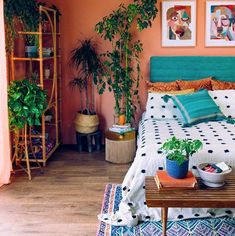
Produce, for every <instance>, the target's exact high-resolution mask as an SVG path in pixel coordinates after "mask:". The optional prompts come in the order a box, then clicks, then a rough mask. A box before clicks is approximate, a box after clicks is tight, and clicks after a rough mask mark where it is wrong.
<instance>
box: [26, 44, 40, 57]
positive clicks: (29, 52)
mask: <svg viewBox="0 0 235 236" xmlns="http://www.w3.org/2000/svg"><path fill="white" fill-rule="evenodd" d="M25 57H38V47H37V46H25Z"/></svg>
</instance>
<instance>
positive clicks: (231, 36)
mask: <svg viewBox="0 0 235 236" xmlns="http://www.w3.org/2000/svg"><path fill="white" fill-rule="evenodd" d="M234 12H235V2H234V0H231V1H207V3H206V46H209V47H210V46H223V47H225V46H235V13H234Z"/></svg>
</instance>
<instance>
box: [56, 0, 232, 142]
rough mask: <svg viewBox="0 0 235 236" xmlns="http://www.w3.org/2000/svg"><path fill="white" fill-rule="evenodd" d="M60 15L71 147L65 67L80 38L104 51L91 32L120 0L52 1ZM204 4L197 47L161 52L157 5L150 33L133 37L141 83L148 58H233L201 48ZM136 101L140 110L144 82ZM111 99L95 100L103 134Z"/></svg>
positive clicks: (69, 123) (68, 136) (67, 109)
mask: <svg viewBox="0 0 235 236" xmlns="http://www.w3.org/2000/svg"><path fill="white" fill-rule="evenodd" d="M52 2H54V3H55V4H56V5H57V6H58V7H59V9H60V10H61V12H62V17H61V24H60V29H61V33H62V36H61V39H62V44H61V46H62V64H63V73H62V76H63V83H62V85H63V91H62V95H63V143H65V144H67V143H74V142H75V135H74V128H73V119H74V115H75V112H76V111H77V110H78V108H79V98H78V96H77V95H76V92H74V91H71V89H70V88H69V87H68V83H69V81H70V80H71V78H72V77H73V75H74V74H73V71H72V69H71V68H70V67H69V66H68V61H69V53H70V51H71V49H72V48H73V47H74V46H75V45H76V41H77V40H78V39H82V38H84V37H93V38H94V39H95V40H97V42H98V44H99V46H100V47H101V48H102V49H103V50H105V48H106V47H108V45H107V44H105V43H104V41H103V40H102V39H100V38H99V36H97V34H96V33H95V32H94V26H95V24H96V23H97V22H98V21H100V20H101V19H102V17H103V16H105V15H107V14H109V13H110V12H111V11H112V10H114V9H115V8H116V7H117V6H118V5H119V4H120V3H121V2H131V1H129V0H128V1H121V0H115V1H114V0H113V1H110V0H99V1H97V0H86V1H79V0H69V1H63V0H54V1H52ZM205 2H206V0H198V1H197V45H196V47H188V48H182V47H180V48H177V47H175V48H163V47H161V11H160V3H161V1H158V4H157V5H158V9H159V13H158V15H157V18H156V20H155V22H154V24H153V26H152V28H151V29H148V30H145V31H144V32H142V33H140V34H139V35H137V37H139V39H140V40H141V41H142V42H143V44H144V52H143V55H142V75H143V77H144V79H148V78H149V58H150V56H152V55H211V56H213V55H235V48H234V47H232V48H231V47H228V48H205V43H204V41H205V40H204V37H205V36H204V35H205ZM140 97H141V106H142V110H143V109H144V107H145V103H146V89H145V85H144V81H142V82H141V85H140ZM113 102H114V99H113V96H112V94H110V93H106V94H104V95H102V96H97V100H96V103H97V104H96V105H97V111H98V113H99V114H100V116H101V127H102V129H103V130H105V129H106V128H107V127H109V126H110V125H112V123H113V107H114V103H113Z"/></svg>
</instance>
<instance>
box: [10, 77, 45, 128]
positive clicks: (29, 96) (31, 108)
mask: <svg viewBox="0 0 235 236" xmlns="http://www.w3.org/2000/svg"><path fill="white" fill-rule="evenodd" d="M46 107H47V96H46V93H45V91H44V90H42V89H41V88H40V87H39V86H38V85H37V84H36V83H35V82H34V79H32V78H25V79H23V80H15V81H12V82H11V84H10V86H9V89H8V109H9V123H10V128H11V129H14V130H19V129H22V128H24V126H25V125H29V126H33V125H40V124H41V122H40V119H41V115H42V113H43V111H44V110H45V109H46Z"/></svg>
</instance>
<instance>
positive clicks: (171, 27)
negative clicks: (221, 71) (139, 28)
mask: <svg viewBox="0 0 235 236" xmlns="http://www.w3.org/2000/svg"><path fill="white" fill-rule="evenodd" d="M203 14H204V12H203ZM198 17H202V13H200V15H199V16H198ZM200 33H203V30H200ZM195 45H196V0H188V1H183V0H180V1H168V0H163V2H162V46H164V47H187V46H189V47H193V46H195ZM205 45H206V47H213V46H215V47H228V46H235V1H234V0H229V1H223V0H221V1H218V0H216V1H211V0H208V1H206V18H205Z"/></svg>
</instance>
